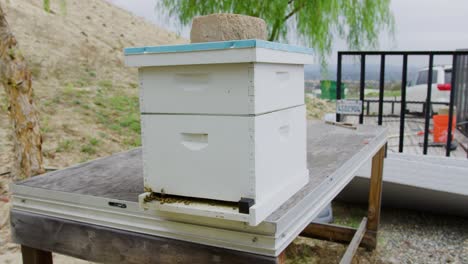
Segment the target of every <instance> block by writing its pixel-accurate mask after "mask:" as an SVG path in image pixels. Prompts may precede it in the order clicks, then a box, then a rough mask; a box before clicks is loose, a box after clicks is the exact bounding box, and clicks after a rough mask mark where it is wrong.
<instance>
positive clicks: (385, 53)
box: [336, 50, 468, 157]
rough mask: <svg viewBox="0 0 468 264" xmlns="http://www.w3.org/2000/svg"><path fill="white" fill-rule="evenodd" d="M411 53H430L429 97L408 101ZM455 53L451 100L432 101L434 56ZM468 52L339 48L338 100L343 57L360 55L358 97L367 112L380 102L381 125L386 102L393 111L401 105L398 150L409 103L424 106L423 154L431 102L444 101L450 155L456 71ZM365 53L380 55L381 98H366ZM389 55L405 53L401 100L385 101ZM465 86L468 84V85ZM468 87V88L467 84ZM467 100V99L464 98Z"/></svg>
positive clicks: (401, 150) (402, 145)
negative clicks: (460, 59)
mask: <svg viewBox="0 0 468 264" xmlns="http://www.w3.org/2000/svg"><path fill="white" fill-rule="evenodd" d="M412 55H419V56H421V55H425V56H429V65H428V76H427V91H426V100H425V101H407V100H406V85H407V80H408V56H412ZM440 55H444V56H452V79H451V90H450V100H449V103H444V102H432V101H431V96H432V94H431V93H432V85H433V83H432V74H433V68H434V57H435V56H440ZM465 55H468V50H459V51H340V52H338V63H337V76H336V82H337V87H336V89H337V91H336V99H337V100H340V99H341V92H342V91H341V90H342V89H341V85H342V60H343V57H344V56H360V63H361V65H360V70H361V72H360V82H359V100H361V101H362V102H363V103H366V104H367V115H369V104H370V103H378V114H377V123H378V125H382V122H383V105H384V103H391V104H392V113H393V110H394V106H395V103H399V104H400V127H399V145H398V151H399V152H403V147H404V138H405V137H404V134H405V118H406V106H407V105H408V104H423V105H424V106H425V109H426V110H425V111H424V141H423V154H424V155H427V151H428V150H427V149H428V141H429V125H430V118H431V111H429V109H431V108H432V105H436V104H445V105H448V106H449V119H448V128H447V142H446V156H447V157H450V150H451V145H452V135H453V133H454V131H452V125H453V116H454V102H455V95H456V93H457V89H458V87H457V83H456V80H457V78H456V75H457V73H458V72H459V71H458V70H457V66H458V63H457V59H458V58H459V57H461V58H462V59H465V58H466V56H465ZM366 56H380V76H379V98H378V99H370V100H369V99H367V100H366V99H365V92H364V91H365V81H366V80H365V72H366ZM387 56H392V57H393V56H402V57H403V63H402V76H401V88H400V89H401V98H400V100H399V101H396V100H393V101H392V100H384V89H385V59H386V57H387ZM465 86H466V85H465ZM464 88H465V89H467V88H466V87H464ZM465 100H468V98H467V99H465ZM336 120H337V121H340V120H341V114H338V113H337V114H336ZM363 122H364V111H362V112H361V114H360V116H359V123H360V124H362V123H363Z"/></svg>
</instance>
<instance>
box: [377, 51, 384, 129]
mask: <svg viewBox="0 0 468 264" xmlns="http://www.w3.org/2000/svg"><path fill="white" fill-rule="evenodd" d="M384 85H385V54H382V55H380V83H379V117H378V121H377V122H378V125H379V126H381V125H382V115H383V99H384Z"/></svg>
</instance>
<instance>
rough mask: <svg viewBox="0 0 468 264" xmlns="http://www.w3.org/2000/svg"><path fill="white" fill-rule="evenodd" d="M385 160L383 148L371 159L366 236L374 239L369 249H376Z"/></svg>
mask: <svg viewBox="0 0 468 264" xmlns="http://www.w3.org/2000/svg"><path fill="white" fill-rule="evenodd" d="M384 158H385V147H382V148H381V149H380V150H379V151H378V152H377V153H376V154H375V155H374V157H373V158H372V170H371V178H370V188H369V209H368V212H367V218H368V221H367V234H368V235H370V236H372V237H374V238H375V239H373V240H372V241H373V244H372V245H370V249H375V248H376V247H377V231H378V229H379V223H380V207H381V201H382V176H383V164H384Z"/></svg>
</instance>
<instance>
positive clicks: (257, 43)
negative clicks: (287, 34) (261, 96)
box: [124, 39, 313, 55]
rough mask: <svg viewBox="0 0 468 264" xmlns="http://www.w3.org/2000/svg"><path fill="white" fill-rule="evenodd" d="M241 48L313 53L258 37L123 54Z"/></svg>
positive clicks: (303, 48)
mask: <svg viewBox="0 0 468 264" xmlns="http://www.w3.org/2000/svg"><path fill="white" fill-rule="evenodd" d="M243 48H265V49H272V50H279V51H287V52H294V53H304V54H310V55H312V54H313V50H312V49H311V48H305V47H300V46H294V45H289V44H282V43H278V42H270V41H264V40H258V39H247V40H233V41H219V42H204V43H193V44H181V45H165V46H148V47H133V48H126V49H124V54H125V55H138V54H155V53H176V52H193V51H209V50H224V49H243Z"/></svg>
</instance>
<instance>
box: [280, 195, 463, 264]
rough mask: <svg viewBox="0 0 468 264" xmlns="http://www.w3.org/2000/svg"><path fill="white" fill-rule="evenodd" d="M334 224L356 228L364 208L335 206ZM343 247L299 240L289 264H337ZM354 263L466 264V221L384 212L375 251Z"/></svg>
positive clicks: (291, 249)
mask: <svg viewBox="0 0 468 264" xmlns="http://www.w3.org/2000/svg"><path fill="white" fill-rule="evenodd" d="M333 213H334V216H335V223H337V224H345V225H349V226H353V227H356V226H357V225H358V224H359V222H360V220H361V217H362V216H364V215H365V213H366V208H365V207H364V206H361V205H351V204H344V203H334V204H333ZM345 249H346V248H345V246H343V245H340V244H337V243H331V242H324V241H319V240H315V239H307V238H298V239H296V240H295V241H294V243H293V244H292V245H291V246H289V248H288V251H287V255H288V262H289V263H338V262H339V259H340V257H341V256H342V255H343V253H344V251H345ZM353 263H462V264H468V219H466V218H460V217H455V216H444V215H435V214H429V213H422V212H416V211H409V210H399V209H383V210H382V215H381V223H380V231H379V237H378V247H377V250H376V251H374V252H372V253H371V252H367V251H366V250H364V249H359V251H358V253H357V257H356V258H355V259H354V262H353Z"/></svg>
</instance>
